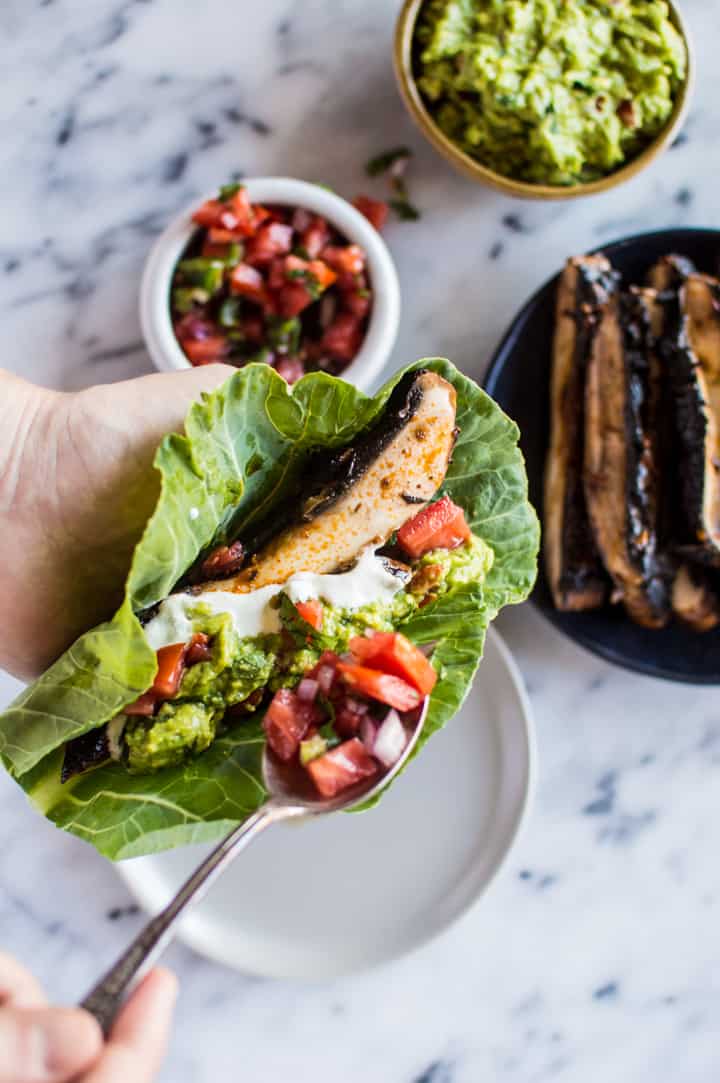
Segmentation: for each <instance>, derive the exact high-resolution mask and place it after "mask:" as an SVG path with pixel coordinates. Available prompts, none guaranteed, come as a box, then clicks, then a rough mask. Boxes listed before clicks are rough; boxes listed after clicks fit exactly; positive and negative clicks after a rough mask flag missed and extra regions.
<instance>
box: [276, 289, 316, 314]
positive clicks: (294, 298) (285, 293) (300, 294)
mask: <svg viewBox="0 0 720 1083" xmlns="http://www.w3.org/2000/svg"><path fill="white" fill-rule="evenodd" d="M276 297H277V307H278V311H279V313H280V315H281V316H287V317H290V316H299V315H300V313H301V312H302V311H303V310H304V309H306V308H307V307H308V305H311V304H312V303H313V301H314V300H315V298H314V297H313V295H312V293H311V292H310V290H309V289H308V288H307V286H306V285H304V283H302V282H288V283H287V284H286V285H284V286H283V287H282V289H281V290H278V292H277V294H276Z"/></svg>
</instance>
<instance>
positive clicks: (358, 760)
mask: <svg viewBox="0 0 720 1083" xmlns="http://www.w3.org/2000/svg"><path fill="white" fill-rule="evenodd" d="M377 769H378V766H377V764H376V763H375V760H374V759H373V758H372V756H371V755H370V753H369V752H368V751H367V750H366V748H365V745H364V744H363V743H362V741H359V740H358V739H357V737H353V738H352V740H350V741H344V742H343V743H342V744H341V745H338V746H337V748H332V749H331V750H330V751H329V752H326V753H325V754H324V755H322V756H318V757H317V759H314V760H311V761H310V763H308V764H307V767H306V770H307V771H308V773H309V775H310V777H311V778H312V780H313V782H314V783H315V787H316V789H317V790H318V792H319V793H320V794H321V795H322V796H323V797H334V796H335V794H337V793H340V791H341V790H345V789H347V787H348V786H352V785H353V784H354V783H355V782H360V780H361V779H363V778H370V777H371V776H372V775H374V774H375V772H376V771H377Z"/></svg>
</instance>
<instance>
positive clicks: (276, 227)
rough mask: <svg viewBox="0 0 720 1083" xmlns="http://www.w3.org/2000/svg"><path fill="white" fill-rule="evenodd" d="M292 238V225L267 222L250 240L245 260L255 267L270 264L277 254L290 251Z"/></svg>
mask: <svg viewBox="0 0 720 1083" xmlns="http://www.w3.org/2000/svg"><path fill="white" fill-rule="evenodd" d="M292 238H293V231H292V226H286V225H283V223H282V222H267V223H266V224H265V225H263V226H261V227H260V229H259V230H258V231H257V233H256V234H255V236H254V237H253V238H252V239H251V240H250V241H248V246H247V249H246V252H245V260H246V262H247V263H250V264H252V266H254V267H261V266H263V265H265V264H268V263H270V262H271V260H273V259H274V257H275V256H281V255H284V254H285V253H286V252H289V251H290V249H291V248H292Z"/></svg>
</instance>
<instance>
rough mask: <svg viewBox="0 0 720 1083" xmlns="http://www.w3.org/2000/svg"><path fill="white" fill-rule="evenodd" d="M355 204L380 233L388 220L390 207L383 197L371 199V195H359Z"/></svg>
mask: <svg viewBox="0 0 720 1083" xmlns="http://www.w3.org/2000/svg"><path fill="white" fill-rule="evenodd" d="M353 206H354V207H357V209H358V210H359V211H360V214H364V215H365V217H366V218H367V220H368V222H369V223H370V224H371V225H373V226H375V229H376V230H377V231H378V233H379V232H380V230H381V229H382V228H383V226H384V225H385V223H386V222H387V216H388V211H389V210H390V208H389V206H388V204H387V203H386V202H385V200H383V199H371V197H370V196H363V195H359V196H355V199H354V200H353Z"/></svg>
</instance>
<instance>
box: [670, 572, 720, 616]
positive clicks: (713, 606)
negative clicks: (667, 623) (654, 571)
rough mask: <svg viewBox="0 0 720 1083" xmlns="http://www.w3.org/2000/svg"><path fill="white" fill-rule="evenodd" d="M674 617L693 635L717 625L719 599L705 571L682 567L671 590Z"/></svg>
mask: <svg viewBox="0 0 720 1083" xmlns="http://www.w3.org/2000/svg"><path fill="white" fill-rule="evenodd" d="M672 607H673V612H674V613H675V616H676V617H677V618H678V619H679V620H681V621H682V622H683V623H684V624H687V625H689V627H690V628H692V629H693V630H694V631H696V632H710V631H712V629H713V628H717V626H718V624H720V596H718V593H717V591H716V590H715V589H714V587H713V584H712V583H711V582H710V577H709V575H708V571H707V569H706V568H699V567H698V566H697V565H694V564H682V565H681V566H680V568H679V569H678V571H677V574H676V576H675V579H674V581H673V587H672Z"/></svg>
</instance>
